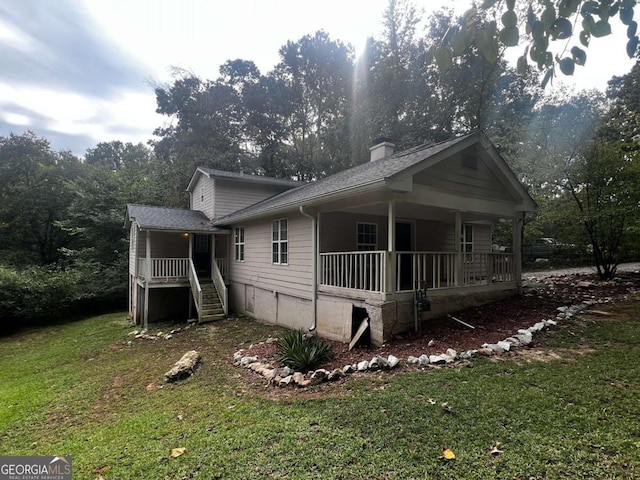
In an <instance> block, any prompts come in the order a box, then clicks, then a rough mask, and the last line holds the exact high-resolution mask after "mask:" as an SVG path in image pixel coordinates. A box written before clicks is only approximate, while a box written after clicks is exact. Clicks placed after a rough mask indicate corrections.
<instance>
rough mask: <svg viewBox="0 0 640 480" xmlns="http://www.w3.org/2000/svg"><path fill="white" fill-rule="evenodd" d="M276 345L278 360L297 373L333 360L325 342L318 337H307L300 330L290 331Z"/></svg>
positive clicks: (329, 348)
mask: <svg viewBox="0 0 640 480" xmlns="http://www.w3.org/2000/svg"><path fill="white" fill-rule="evenodd" d="M276 345H277V347H278V351H279V352H280V357H279V358H278V360H279V361H280V362H281V363H283V364H284V365H286V366H287V367H289V368H293V369H294V370H295V371H297V372H304V371H307V370H314V369H315V368H316V367H317V366H318V365H320V364H321V363H322V362H324V361H327V360H331V359H332V358H333V352H332V351H331V347H330V346H329V344H328V343H327V342H325V341H324V340H321V339H319V338H318V337H307V336H306V335H305V334H304V332H303V331H301V330H290V331H289V332H287V333H286V334H285V335H283V336H282V337H280V339H279V340H278V343H277V344H276Z"/></svg>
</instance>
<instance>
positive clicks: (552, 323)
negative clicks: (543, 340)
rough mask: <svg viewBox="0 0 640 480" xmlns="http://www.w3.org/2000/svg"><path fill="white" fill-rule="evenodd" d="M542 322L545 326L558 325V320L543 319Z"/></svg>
mask: <svg viewBox="0 0 640 480" xmlns="http://www.w3.org/2000/svg"><path fill="white" fill-rule="evenodd" d="M544 324H545V325H546V326H547V327H554V326H556V325H558V322H556V321H555V320H545V321H544Z"/></svg>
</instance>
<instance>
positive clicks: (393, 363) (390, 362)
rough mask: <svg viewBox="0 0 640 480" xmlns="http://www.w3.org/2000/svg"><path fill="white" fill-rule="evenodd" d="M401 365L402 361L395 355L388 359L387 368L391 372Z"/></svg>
mask: <svg viewBox="0 0 640 480" xmlns="http://www.w3.org/2000/svg"><path fill="white" fill-rule="evenodd" d="M399 363H400V360H399V359H398V357H395V356H393V355H389V357H387V366H388V368H389V370H391V369H393V368H396V367H397V366H398V364H399Z"/></svg>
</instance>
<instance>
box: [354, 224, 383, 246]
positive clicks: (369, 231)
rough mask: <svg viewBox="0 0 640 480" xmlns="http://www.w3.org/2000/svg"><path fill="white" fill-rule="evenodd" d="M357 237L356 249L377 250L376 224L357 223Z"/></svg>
mask: <svg viewBox="0 0 640 480" xmlns="http://www.w3.org/2000/svg"><path fill="white" fill-rule="evenodd" d="M357 237H358V238H357V241H356V245H357V250H377V249H378V224H376V223H358V230H357Z"/></svg>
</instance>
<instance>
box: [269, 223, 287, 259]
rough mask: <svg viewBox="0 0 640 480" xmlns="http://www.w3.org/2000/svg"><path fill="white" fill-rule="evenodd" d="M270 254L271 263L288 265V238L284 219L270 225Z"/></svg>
mask: <svg viewBox="0 0 640 480" xmlns="http://www.w3.org/2000/svg"><path fill="white" fill-rule="evenodd" d="M271 253H272V261H273V263H276V264H279V265H286V264H287V263H289V236H288V232H287V219H286V218H281V219H279V220H274V221H273V223H272V224H271Z"/></svg>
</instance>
